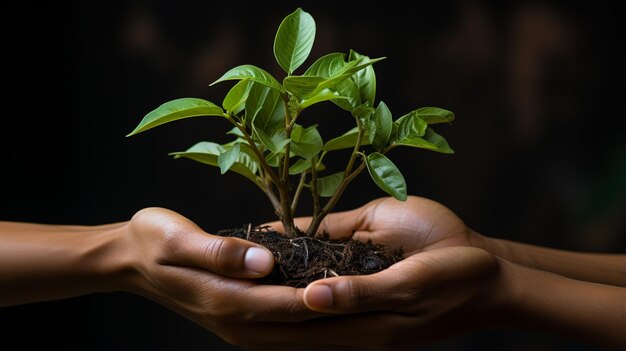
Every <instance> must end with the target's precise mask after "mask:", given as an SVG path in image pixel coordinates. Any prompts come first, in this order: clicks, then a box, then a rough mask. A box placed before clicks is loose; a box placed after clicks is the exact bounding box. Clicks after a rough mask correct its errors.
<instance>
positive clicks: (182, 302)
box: [114, 208, 319, 345]
mask: <svg viewBox="0 0 626 351" xmlns="http://www.w3.org/2000/svg"><path fill="white" fill-rule="evenodd" d="M116 230H117V231H118V234H119V235H118V236H119V238H120V241H119V243H117V244H116V245H117V247H118V248H119V249H117V250H115V258H114V260H116V261H115V262H118V263H119V264H118V265H117V266H118V267H119V268H118V269H117V271H119V273H118V275H119V276H118V277H117V278H116V279H114V280H115V281H116V282H117V281H121V282H122V283H121V284H120V285H119V286H118V287H117V288H118V289H119V290H125V291H130V292H133V293H136V294H140V295H142V296H145V297H148V298H150V299H152V300H154V301H156V302H158V303H160V304H162V305H164V306H166V307H168V308H170V309H172V310H174V311H176V312H178V313H179V314H181V315H183V316H185V317H187V318H189V319H191V320H192V321H195V322H196V323H198V324H200V325H201V326H203V327H204V328H206V329H208V330H210V331H212V332H214V333H215V334H217V335H218V336H220V337H221V338H222V339H224V340H225V341H227V342H228V343H231V344H235V345H242V344H247V345H253V344H257V343H266V342H271V341H272V340H274V339H276V338H278V337H279V335H277V333H276V330H280V325H281V322H296V321H302V320H305V319H308V318H312V317H314V316H317V315H319V314H318V313H315V312H311V311H310V310H309V309H307V308H306V306H305V305H304V303H303V299H302V293H303V290H302V289H299V290H298V289H294V288H291V287H284V286H270V285H259V284H256V283H255V282H254V281H253V280H250V279H240V278H257V277H261V276H263V275H265V274H266V273H268V272H269V271H270V270H271V269H272V265H273V256H272V254H271V253H270V252H269V251H268V250H267V249H265V248H263V247H262V246H260V245H257V244H254V243H251V242H248V241H245V240H240V239H236V238H224V237H220V236H214V235H210V234H207V233H205V232H204V231H202V230H201V229H200V228H199V227H197V226H196V225H195V224H194V223H193V222H191V221H190V220H188V219H186V218H184V217H183V216H181V215H179V214H177V213H175V212H172V211H169V210H165V209H160V208H151V209H145V210H142V211H140V212H138V213H137V214H136V215H135V216H134V217H133V218H132V220H131V221H130V222H128V223H126V224H124V225H123V226H121V227H120V228H118V229H116Z"/></svg>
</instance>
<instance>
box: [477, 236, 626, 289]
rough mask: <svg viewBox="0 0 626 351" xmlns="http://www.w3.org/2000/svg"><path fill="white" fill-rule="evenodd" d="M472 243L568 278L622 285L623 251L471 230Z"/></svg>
mask: <svg viewBox="0 0 626 351" xmlns="http://www.w3.org/2000/svg"><path fill="white" fill-rule="evenodd" d="M472 245H473V246H476V247H479V248H482V249H484V250H487V251H488V252H490V253H492V254H493V255H495V256H498V257H502V258H504V259H506V260H508V261H511V262H515V263H518V264H520V265H523V266H526V267H530V268H535V269H539V270H543V271H547V272H552V273H556V274H560V275H563V276H566V277H569V278H573V279H578V280H584V281H588V282H595V283H601V284H608V285H616V286H626V255H623V254H606V253H602V254H599V253H585V252H574V251H565V250H557V249H552V248H547V247H540V246H534V245H529V244H523V243H518V242H514V241H509V240H503V239H494V238H488V237H485V236H482V235H480V234H478V233H475V232H473V233H472Z"/></svg>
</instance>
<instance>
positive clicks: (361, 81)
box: [349, 50, 376, 106]
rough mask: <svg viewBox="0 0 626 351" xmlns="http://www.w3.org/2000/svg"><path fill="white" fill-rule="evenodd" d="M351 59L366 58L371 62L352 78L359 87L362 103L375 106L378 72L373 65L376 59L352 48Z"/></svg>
mask: <svg viewBox="0 0 626 351" xmlns="http://www.w3.org/2000/svg"><path fill="white" fill-rule="evenodd" d="M349 60H350V61H352V60H366V61H368V63H370V66H367V67H365V68H364V69H361V70H360V71H358V72H356V73H355V74H354V75H353V76H352V79H353V80H354V82H355V84H356V86H357V87H358V89H359V96H360V97H361V101H360V102H361V103H362V104H364V103H368V104H369V106H374V100H375V98H376V74H375V73H374V68H373V67H372V66H371V64H373V63H374V62H376V61H373V60H370V58H369V57H367V56H365V55H361V54H359V53H358V52H356V51H354V50H350V56H349Z"/></svg>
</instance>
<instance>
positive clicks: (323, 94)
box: [300, 89, 346, 110]
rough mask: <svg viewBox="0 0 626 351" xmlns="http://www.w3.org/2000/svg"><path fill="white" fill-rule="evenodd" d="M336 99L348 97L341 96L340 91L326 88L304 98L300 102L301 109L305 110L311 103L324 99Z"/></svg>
mask: <svg viewBox="0 0 626 351" xmlns="http://www.w3.org/2000/svg"><path fill="white" fill-rule="evenodd" d="M335 99H346V98H345V97H343V96H339V93H337V92H336V91H332V90H330V89H324V90H322V91H320V92H319V93H317V94H315V95H313V96H311V97H309V98H306V99H304V100H302V102H301V103H300V110H304V109H306V108H307V107H310V106H311V105H314V104H317V103H320V102H322V101H328V100H335Z"/></svg>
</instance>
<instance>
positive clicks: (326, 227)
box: [267, 208, 362, 238]
mask: <svg viewBox="0 0 626 351" xmlns="http://www.w3.org/2000/svg"><path fill="white" fill-rule="evenodd" d="M361 212H362V209H361V208H357V209H354V210H350V211H343V212H334V213H330V214H328V215H327V216H326V217H324V219H323V220H322V223H321V224H320V226H319V228H318V230H317V234H322V233H328V234H329V235H330V236H331V237H332V238H340V237H345V236H350V235H352V234H353V233H354V231H356V230H358V229H360V228H358V225H359V224H360V223H361V218H360V217H361V216H360V215H361ZM311 220H312V219H311V217H298V218H295V219H294V223H295V225H296V227H298V228H299V229H300V230H303V231H306V230H307V229H308V228H309V226H310V225H311ZM267 225H269V226H270V227H272V228H273V229H274V230H276V231H278V232H281V233H283V232H284V230H285V229H284V226H283V224H282V222H280V221H277V222H271V223H268V224H267Z"/></svg>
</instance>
